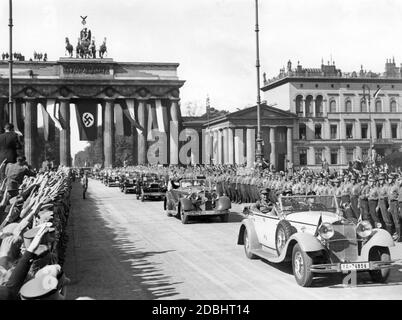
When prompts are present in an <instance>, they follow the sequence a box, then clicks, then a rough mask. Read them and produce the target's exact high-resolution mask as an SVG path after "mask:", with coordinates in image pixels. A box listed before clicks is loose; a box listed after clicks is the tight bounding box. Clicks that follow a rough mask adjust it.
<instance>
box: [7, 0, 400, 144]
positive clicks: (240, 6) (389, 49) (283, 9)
mask: <svg viewBox="0 0 402 320" xmlns="http://www.w3.org/2000/svg"><path fill="white" fill-rule="evenodd" d="M259 2H260V30H261V31H260V55H261V70H262V72H266V73H267V77H272V76H276V75H277V74H278V72H279V69H280V68H281V67H283V66H285V65H286V62H287V61H288V60H289V59H291V60H292V61H293V63H294V65H295V64H297V61H300V63H301V64H302V65H303V66H305V67H310V68H314V67H319V66H320V64H321V59H322V58H323V59H324V61H328V60H329V59H330V57H331V55H332V58H333V60H334V61H335V62H336V65H337V67H338V68H340V69H341V70H342V71H345V72H348V71H354V70H359V69H360V65H361V64H362V65H363V66H364V68H365V69H367V70H372V71H375V72H383V71H384V64H385V60H386V59H387V58H392V56H395V59H396V62H397V64H399V63H400V62H402V41H401V37H400V34H401V31H402V19H401V18H400V17H401V14H402V1H400V0H376V1H373V0H305V1H302V0H260V1H259ZM254 5H255V1H254V0H169V1H168V0H113V1H110V0H96V1H94V0H87V1H82V0H34V1H32V0H13V18H14V51H19V52H21V53H22V54H23V55H25V56H26V57H31V56H32V55H33V51H34V50H36V51H38V52H46V53H47V54H48V57H49V60H58V58H59V57H62V56H64V54H65V49H64V48H65V43H64V40H65V37H69V38H70V40H71V41H72V43H73V45H74V46H75V44H76V39H77V38H78V37H79V31H80V30H81V28H82V25H81V18H80V15H82V16H88V18H87V19H86V20H87V27H88V28H89V29H91V31H92V35H93V36H94V37H95V39H96V43H97V45H99V44H100V42H101V41H102V39H103V38H104V37H106V38H107V47H108V57H109V58H113V59H114V60H115V61H146V62H179V63H180V66H179V69H178V73H179V77H180V78H181V79H183V80H186V83H185V85H184V87H183V89H182V91H181V99H182V107H183V106H185V105H186V104H187V103H188V102H190V101H191V102H197V103H199V104H202V105H203V104H204V103H205V98H206V96H207V94H209V96H210V100H211V105H212V106H213V107H216V108H218V109H226V110H235V109H236V108H237V107H239V108H242V107H244V106H245V105H251V104H255V101H256V89H255V86H256V84H255V83H256V71H255V32H254V25H255V11H254ZM7 50H8V1H6V0H2V1H1V2H0V52H2V51H7ZM262 72H261V74H262ZM183 111H184V110H183ZM74 120H75V119H74ZM74 148H75V147H74V146H73V149H74Z"/></svg>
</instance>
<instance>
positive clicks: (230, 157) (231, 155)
mask: <svg viewBox="0 0 402 320" xmlns="http://www.w3.org/2000/svg"><path fill="white" fill-rule="evenodd" d="M227 131H228V137H227V143H228V162H227V163H228V164H234V143H233V129H232V128H227Z"/></svg>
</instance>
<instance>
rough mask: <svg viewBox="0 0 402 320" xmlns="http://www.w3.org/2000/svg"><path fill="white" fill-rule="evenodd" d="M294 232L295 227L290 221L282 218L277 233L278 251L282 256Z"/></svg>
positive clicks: (276, 243)
mask: <svg viewBox="0 0 402 320" xmlns="http://www.w3.org/2000/svg"><path fill="white" fill-rule="evenodd" d="M293 233H294V231H293V228H292V226H291V224H290V223H289V221H287V220H281V221H280V222H279V223H278V227H277V228H276V233H275V245H276V252H277V253H278V255H279V256H280V255H281V254H282V251H283V249H284V248H285V246H286V243H287V241H288V240H289V238H290V237H291V235H292V234H293Z"/></svg>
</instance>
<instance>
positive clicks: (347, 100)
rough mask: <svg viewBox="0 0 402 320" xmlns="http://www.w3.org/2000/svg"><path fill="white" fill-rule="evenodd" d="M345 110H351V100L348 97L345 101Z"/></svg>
mask: <svg viewBox="0 0 402 320" xmlns="http://www.w3.org/2000/svg"><path fill="white" fill-rule="evenodd" d="M345 112H352V101H350V99H346V101H345Z"/></svg>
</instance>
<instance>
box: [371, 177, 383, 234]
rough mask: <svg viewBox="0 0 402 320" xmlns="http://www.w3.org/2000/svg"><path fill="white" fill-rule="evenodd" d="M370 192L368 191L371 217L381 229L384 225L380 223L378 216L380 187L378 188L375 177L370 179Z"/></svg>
mask: <svg viewBox="0 0 402 320" xmlns="http://www.w3.org/2000/svg"><path fill="white" fill-rule="evenodd" d="M368 181H369V191H368V196H367V198H368V205H369V212H370V216H371V218H372V219H373V221H374V224H375V227H376V228H381V226H382V224H381V221H380V217H379V215H378V212H377V210H378V196H379V195H378V187H377V186H376V184H375V183H376V180H375V178H374V176H370V177H369V180H368Z"/></svg>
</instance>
